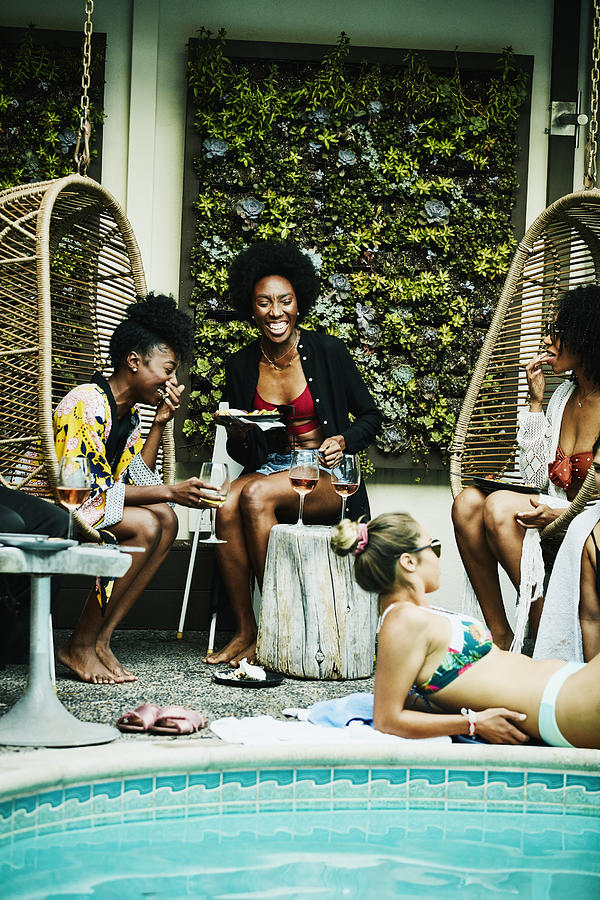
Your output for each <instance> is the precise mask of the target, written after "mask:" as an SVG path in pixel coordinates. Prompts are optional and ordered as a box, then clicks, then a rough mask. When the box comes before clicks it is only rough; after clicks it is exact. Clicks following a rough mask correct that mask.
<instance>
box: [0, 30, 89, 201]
mask: <svg viewBox="0 0 600 900" xmlns="http://www.w3.org/2000/svg"><path fill="white" fill-rule="evenodd" d="M69 37H72V36H70V35H61V34H60V33H59V32H55V33H48V32H41V33H40V32H38V31H37V30H36V29H34V28H33V26H30V27H29V28H28V29H26V30H24V31H23V33H22V36H20V37H19V39H18V40H15V30H14V29H1V30H0V147H1V148H2V152H1V153H0V189H4V188H7V187H12V186H13V185H16V184H23V183H27V182H31V181H44V180H46V179H49V178H58V177H60V176H62V175H68V174H70V173H72V172H73V171H74V170H75V164H74V162H73V154H74V151H75V146H76V143H77V130H78V128H79V117H80V109H79V102H80V97H81V92H82V88H81V76H82V42H83V36H82V37H81V39H80V38H78V37H77V39H76V40H69ZM103 73H104V49H103V47H102V48H100V47H99V46H98V42H97V41H96V45H95V46H94V47H93V52H92V66H91V71H90V75H91V87H90V90H89V97H90V119H91V123H92V144H91V149H92V155H93V157H96V156H97V150H96V147H97V145H98V140H97V137H98V126H99V125H100V124H101V123H102V120H103V113H102V97H103V91H104V74H103Z"/></svg>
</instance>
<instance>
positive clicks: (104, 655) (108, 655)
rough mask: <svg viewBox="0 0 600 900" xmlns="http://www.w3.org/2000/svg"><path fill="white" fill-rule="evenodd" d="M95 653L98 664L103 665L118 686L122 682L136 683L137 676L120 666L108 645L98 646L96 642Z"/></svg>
mask: <svg viewBox="0 0 600 900" xmlns="http://www.w3.org/2000/svg"><path fill="white" fill-rule="evenodd" d="M96 653H97V655H98V659H99V660H100V662H102V663H104V665H105V666H106V668H107V669H108V671H109V672H110V673H111V675H112V676H113V677H114V678H115V679H116V680H117V681H118V682H119V684H121V683H122V682H124V681H137V675H136V674H135V673H134V672H130V671H129V670H128V669H125V668H124V667H123V666H122V665H121V663H120V662H119V660H118V659H117V657H116V656H115V654H114V653H113V652H112V650H111V649H110V646H109V645H108V644H100V643H99V642H98V641H96Z"/></svg>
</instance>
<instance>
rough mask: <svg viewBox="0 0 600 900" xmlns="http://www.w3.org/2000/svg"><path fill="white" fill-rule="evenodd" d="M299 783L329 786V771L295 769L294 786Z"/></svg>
mask: <svg viewBox="0 0 600 900" xmlns="http://www.w3.org/2000/svg"><path fill="white" fill-rule="evenodd" d="M299 781H312V783H313V784H321V785H323V784H330V783H331V769H296V784H298V782H299Z"/></svg>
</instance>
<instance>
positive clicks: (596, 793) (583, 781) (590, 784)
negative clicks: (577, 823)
mask: <svg viewBox="0 0 600 900" xmlns="http://www.w3.org/2000/svg"><path fill="white" fill-rule="evenodd" d="M565 806H568V807H573V806H577V807H587V808H588V809H592V810H595V811H596V812H598V810H600V777H598V776H597V775H584V774H567V778H566V785H565ZM578 812H579V810H578Z"/></svg>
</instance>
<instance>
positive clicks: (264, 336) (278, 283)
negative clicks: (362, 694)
mask: <svg viewBox="0 0 600 900" xmlns="http://www.w3.org/2000/svg"><path fill="white" fill-rule="evenodd" d="M229 288H230V296H231V301H232V303H233V305H234V306H235V307H236V309H237V311H238V313H239V315H240V317H243V318H246V319H249V320H250V321H253V322H254V323H255V324H256V326H257V327H258V329H259V331H260V336H259V338H258V339H257V340H255V341H253V342H252V343H250V344H248V345H247V346H246V347H243V348H242V349H241V350H240V351H238V352H237V353H235V354H233V356H231V357H230V358H229V359H228V360H227V362H226V365H225V375H226V387H225V394H224V399H225V400H227V401H228V402H229V405H230V406H231V407H234V408H238V409H245V410H260V409H268V410H273V409H276V408H277V407H282V406H283V407H287V408H288V415H287V428H286V429H285V431H284V429H272V430H270V431H261V430H260V429H259V428H256V427H255V426H253V425H249V426H246V427H245V428H244V429H239V428H236V427H234V426H233V425H228V426H227V430H228V442H227V450H228V453H229V454H230V455H231V456H232V457H233V458H234V459H235V460H237V461H238V462H240V463H241V464H242V465H243V466H244V471H243V473H242V475H241V476H240V477H239V478H238V479H236V481H235V482H234V483H233V485H232V490H231V494H230V496H229V498H228V500H227V502H226V503H225V504H224V505H223V506H222V507H221V508H220V509H219V510H218V513H217V534H218V536H219V537H220V538H223V539H224V540H226V541H227V543H226V544H221V545H219V546H218V548H217V559H218V564H219V569H220V572H221V575H222V578H223V581H224V583H225V588H226V590H227V594H228V596H229V600H230V603H231V605H232V608H233V611H234V614H235V617H236V620H237V632H236V634H235V635H234V637H233V639H232V640H231V641H230V643H229V644H227V646H226V647H225V648H224V649H223V650H221V652H220V653H216V654H215V655H214V656H210V657H208V658H207V661H208V662H211V663H222V662H226V661H229V662H231V663H232V664H236V663H237V662H238V661H239V660H240V659H242V658H243V657H244V656H246V657H248V658H249V659H252V658H254V652H255V644H256V622H255V619H254V613H253V610H252V602H251V596H250V576H251V573H252V572H253V573H254V575H255V576H256V578H257V580H258V583H259V586H262V580H263V575H264V568H265V559H266V554H267V543H268V540H269V533H270V531H271V528H272V527H273V525H276V524H277V523H278V522H291V521H295V519H296V518H297V516H298V504H299V498H298V494H297V493H296V492H295V491H294V490H293V489H292V487H291V485H290V480H289V474H288V470H289V466H290V457H291V451H292V449H295V448H307V449H315V450H318V451H319V456H320V462H321V465H322V466H323V467H324V468H325V469H326V470H329V469H331V468H332V467H334V466H335V465H337V464H338V463H339V462H340V461H341V459H342V457H343V455H344V454H345V453H351V454H354V453H357V452H358V451H359V450H363V449H365V447H368V446H369V444H371V443H372V441H373V440H374V438H375V435H376V434H377V432H378V430H379V428H380V427H381V415H380V413H379V411H378V410H377V407H376V406H375V403H374V401H373V399H372V397H371V395H370V394H369V391H368V390H367V387H366V386H365V383H364V381H363V380H362V377H361V376H360V374H359V372H358V369H357V368H356V365H355V364H354V362H353V360H352V358H351V356H350V354H349V353H348V351H347V350H346V348H345V346H344V344H343V343H342V342H341V341H340V340H339V339H338V338H335V337H332V336H330V335H325V334H320V333H316V332H314V331H308V330H305V329H300V327H299V322H300V321H301V319H302V317H303V316H304V315H306V313H307V312H308V310H309V309H310V308H311V306H312V305H313V304H314V302H315V300H316V299H317V295H318V293H319V279H318V276H317V273H316V272H315V269H314V266H313V264H312V262H311V260H310V257H309V256H308V255H307V254H305V253H303V252H302V251H301V250H300V249H299V248H298V247H296V246H295V245H294V244H291V243H289V242H284V241H274V240H268V241H257V242H256V243H254V244H253V245H251V246H250V247H249V248H248V249H247V250H245V251H243V252H242V253H241V254H240V255H239V256H238V257H237V258H236V259H235V260H234V262H233V264H232V266H231V269H230V272H229ZM282 434H283V438H282V437H281V435H282ZM348 505H349V510H350V514H351V515H354V516H357V515H361V514H365V515H368V514H369V506H368V500H367V495H366V492H365V489H364V486H363V485H362V484H361V487H360V488H359V490H358V491H357V493H356V494H354V496H353V497H351V498H350V503H349V504H348ZM339 514H340V498H339V497H338V495H337V494H336V493H335V491H334V490H333V488H332V485H331V479H330V478H329V475H327V477H324V478H320V479H319V481H318V483H317V486H316V488H315V489H314V491H312V493H310V494H309V495H308V496H307V497H306V505H305V507H304V518H305V521H306V522H308V523H310V522H313V523H315V522H318V523H327V522H331V521H333V520H335V519H336V518H337V517H338V516H339Z"/></svg>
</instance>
